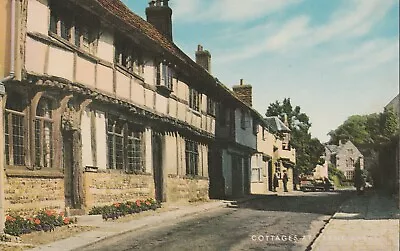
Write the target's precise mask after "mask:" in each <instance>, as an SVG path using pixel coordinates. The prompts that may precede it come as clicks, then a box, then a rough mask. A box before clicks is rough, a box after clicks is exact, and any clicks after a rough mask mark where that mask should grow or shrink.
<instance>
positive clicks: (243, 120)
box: [240, 110, 246, 129]
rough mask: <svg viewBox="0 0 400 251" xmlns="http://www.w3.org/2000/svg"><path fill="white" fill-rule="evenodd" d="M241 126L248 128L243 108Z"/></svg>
mask: <svg viewBox="0 0 400 251" xmlns="http://www.w3.org/2000/svg"><path fill="white" fill-rule="evenodd" d="M240 127H241V128H242V129H246V113H245V112H244V111H243V110H241V111H240Z"/></svg>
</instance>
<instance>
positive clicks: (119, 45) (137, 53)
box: [114, 36, 144, 75]
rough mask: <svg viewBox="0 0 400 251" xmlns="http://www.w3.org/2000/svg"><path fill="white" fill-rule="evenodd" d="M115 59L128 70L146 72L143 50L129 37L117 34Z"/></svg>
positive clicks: (139, 72) (139, 73)
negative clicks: (124, 37) (125, 37)
mask: <svg viewBox="0 0 400 251" xmlns="http://www.w3.org/2000/svg"><path fill="white" fill-rule="evenodd" d="M114 61H115V63H116V64H117V65H118V66H121V67H123V68H124V69H125V70H126V71H128V72H131V73H135V74H138V75H142V74H143V72H144V62H143V55H142V53H141V50H140V49H139V48H138V47H137V46H135V45H134V44H133V43H132V42H131V41H129V40H128V39H123V38H121V37H118V36H116V39H115V59H114Z"/></svg>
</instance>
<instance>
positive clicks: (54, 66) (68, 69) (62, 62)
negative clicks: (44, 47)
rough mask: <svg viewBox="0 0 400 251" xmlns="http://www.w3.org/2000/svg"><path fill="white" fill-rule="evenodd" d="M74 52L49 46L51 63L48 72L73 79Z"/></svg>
mask: <svg viewBox="0 0 400 251" xmlns="http://www.w3.org/2000/svg"><path fill="white" fill-rule="evenodd" d="M73 65H74V54H73V53H72V52H70V51H66V50H63V49H60V48H56V47H52V46H50V48H49V64H48V69H47V73H48V74H49V75H52V76H57V77H61V78H65V79H68V80H70V81H73Z"/></svg>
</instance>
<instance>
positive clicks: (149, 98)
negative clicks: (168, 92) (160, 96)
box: [144, 89, 154, 109]
mask: <svg viewBox="0 0 400 251" xmlns="http://www.w3.org/2000/svg"><path fill="white" fill-rule="evenodd" d="M144 94H145V96H144V97H145V99H144V102H145V106H147V107H149V108H151V109H153V108H154V92H153V91H152V90H149V89H144Z"/></svg>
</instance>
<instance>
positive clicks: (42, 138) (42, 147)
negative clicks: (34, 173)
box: [34, 97, 54, 167]
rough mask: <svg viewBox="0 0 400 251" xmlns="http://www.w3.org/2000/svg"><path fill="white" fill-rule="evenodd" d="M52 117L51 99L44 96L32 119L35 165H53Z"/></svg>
mask: <svg viewBox="0 0 400 251" xmlns="http://www.w3.org/2000/svg"><path fill="white" fill-rule="evenodd" d="M53 123H54V120H53V117H52V101H51V100H50V99H48V98H46V97H43V98H41V99H40V101H39V103H38V106H37V109H36V116H35V120H34V126H35V166H37V167H52V165H53V154H54V153H53V141H54V140H53Z"/></svg>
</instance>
